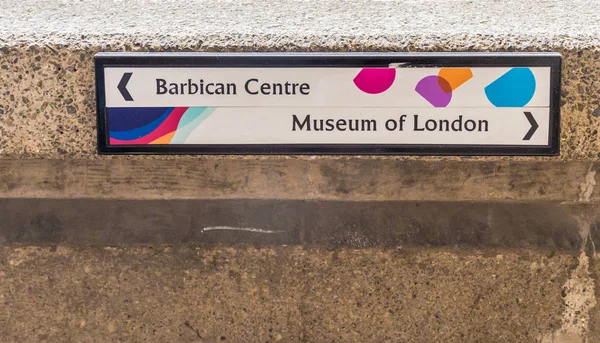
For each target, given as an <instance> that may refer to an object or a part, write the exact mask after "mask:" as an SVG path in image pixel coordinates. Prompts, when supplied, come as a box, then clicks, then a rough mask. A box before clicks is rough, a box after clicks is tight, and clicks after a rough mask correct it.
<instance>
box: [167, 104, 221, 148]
mask: <svg viewBox="0 0 600 343" xmlns="http://www.w3.org/2000/svg"><path fill="white" fill-rule="evenodd" d="M215 109H216V108H215V107H190V108H188V110H187V111H186V112H185V114H184V115H183V118H181V121H180V122H179V126H178V127H177V131H175V136H174V137H173V138H172V139H171V144H183V143H185V140H186V138H187V137H188V136H189V135H190V133H192V131H194V129H195V128H196V127H198V125H200V123H202V122H203V121H204V120H205V119H206V118H208V117H209V116H210V115H211V114H212V113H213V112H214V111H215Z"/></svg>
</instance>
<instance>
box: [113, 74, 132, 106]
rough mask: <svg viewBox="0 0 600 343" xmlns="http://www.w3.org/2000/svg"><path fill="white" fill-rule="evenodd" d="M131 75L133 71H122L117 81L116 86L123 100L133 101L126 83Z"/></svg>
mask: <svg viewBox="0 0 600 343" xmlns="http://www.w3.org/2000/svg"><path fill="white" fill-rule="evenodd" d="M131 75H133V73H124V74H123V77H122V78H121V81H119V85H118V86H117V88H118V89H119V92H121V95H122V96H123V99H125V101H133V98H132V97H131V94H129V91H128V90H127V83H128V82H129V79H131Z"/></svg>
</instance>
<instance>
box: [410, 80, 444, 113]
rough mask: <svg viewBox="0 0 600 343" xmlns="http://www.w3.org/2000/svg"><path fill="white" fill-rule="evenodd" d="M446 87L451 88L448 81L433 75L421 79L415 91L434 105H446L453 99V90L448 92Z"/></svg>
mask: <svg viewBox="0 0 600 343" xmlns="http://www.w3.org/2000/svg"><path fill="white" fill-rule="evenodd" d="M444 89H451V87H450V84H449V83H448V81H446V80H445V79H444V78H441V77H439V76H437V75H431V76H427V77H424V78H423V79H422V80H421V81H419V83H418V84H417V87H416V88H415V91H417V93H419V94H421V96H422V97H423V98H424V99H425V100H427V101H429V103H430V104H432V105H433V106H434V107H446V106H448V104H449V103H450V100H452V92H450V93H446V92H445V91H444Z"/></svg>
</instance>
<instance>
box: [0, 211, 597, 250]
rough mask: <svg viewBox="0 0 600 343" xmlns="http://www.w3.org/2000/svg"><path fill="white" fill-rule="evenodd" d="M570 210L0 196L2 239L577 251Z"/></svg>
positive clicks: (575, 224) (575, 225)
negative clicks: (11, 197)
mask: <svg viewBox="0 0 600 343" xmlns="http://www.w3.org/2000/svg"><path fill="white" fill-rule="evenodd" d="M572 210H573V209H572V208H571V207H564V206H561V205H558V204H556V203H501V202H498V203H478V202H389V201H381V202H379V201H376V202H345V201H301V200H295V201H294V200H163V201H161V200H146V201H135V200H94V199H87V200H84V199H64V200H58V199H4V200H0V242H4V243H33V244H47V243H61V242H67V243H81V244H103V245H104V244H108V245H111V244H131V243H134V244H135V243H154V244H164V243H167V244H176V243H205V244H240V243H242V244H243V243H246V244H257V245H273V244H275V245H280V244H304V245H319V246H331V247H338V246H345V247H352V248H364V247H371V246H456V245H467V246H480V247H519V248H527V247H532V248H535V247H543V248H549V249H566V250H573V251H575V250H577V249H578V248H579V247H580V246H581V240H582V237H581V235H580V232H579V231H580V226H579V224H578V222H577V220H576V218H575V217H572V216H571V212H570V211H572ZM591 211H592V212H591V213H592V214H596V213H598V212H599V210H598V209H595V208H593V209H591Z"/></svg>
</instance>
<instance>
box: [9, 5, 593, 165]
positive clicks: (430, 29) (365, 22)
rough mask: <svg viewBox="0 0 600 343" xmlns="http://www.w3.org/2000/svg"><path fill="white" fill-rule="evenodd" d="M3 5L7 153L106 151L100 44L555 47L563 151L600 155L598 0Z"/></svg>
mask: <svg viewBox="0 0 600 343" xmlns="http://www.w3.org/2000/svg"><path fill="white" fill-rule="evenodd" d="M3 5H4V6H2V9H0V48H1V53H0V68H1V69H0V71H1V73H0V155H1V156H15V157H55V158H61V157H78V158H96V157H97V155H96V154H95V152H96V147H95V144H96V140H95V139H94V137H95V135H96V131H95V115H96V114H95V99H94V79H93V65H92V57H93V54H94V53H96V52H99V51H290V50H293V51H442V50H452V51H464V50H469V51H515V50H520V51H540V50H544V51H548V50H555V51H558V52H560V53H561V54H562V55H563V57H564V67H563V85H562V87H563V94H562V98H563V106H562V123H561V124H562V135H561V143H562V154H561V157H560V158H561V159H564V160H581V159H588V160H589V159H594V160H596V159H598V158H599V156H598V155H599V154H600V147H599V146H598V141H599V140H600V136H599V135H600V133H599V131H598V130H597V126H598V124H599V121H600V116H599V115H600V100H599V98H598V94H597V89H598V85H597V81H596V80H598V79H600V75H599V74H600V61H599V56H600V51H598V49H597V48H598V47H599V46H600V44H599V43H598V37H600V25H598V24H597V23H598V22H599V21H598V19H599V18H598V16H599V15H598V13H600V11H599V9H600V8H599V7H600V5H599V4H596V3H594V2H592V3H589V2H586V1H568V2H565V1H558V0H553V1H533V2H527V3H523V2H518V1H509V2H506V1H498V2H485V3H483V2H479V1H436V2H435V3H434V2H430V1H425V2H421V1H394V2H365V1H355V2H341V1H318V2H291V1H284V2H273V1H268V2H258V3H257V2H229V1H218V2H194V1H187V2H168V1H167V2H155V1H137V2H135V3H131V2H124V1H102V2H101V1H79V2H72V1H66V2H63V1H49V2H37V1H32V0H28V1H12V0H11V1H5V2H4V4H3ZM197 8H201V9H202V10H197ZM132 11H135V15H133V14H132ZM290 13H295V14H297V15H290ZM569 13H577V15H569ZM181 158H186V157H180V159H181ZM188 158H189V157H188ZM246 158H249V159H253V158H254V157H246ZM382 158H384V157H382ZM271 159H272V160H277V159H279V158H278V157H271ZM403 159H406V158H403ZM431 159H441V158H431ZM447 159H452V158H446V160H447ZM489 159H501V158H498V157H495V158H489ZM546 159H547V160H552V159H556V158H546Z"/></svg>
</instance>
